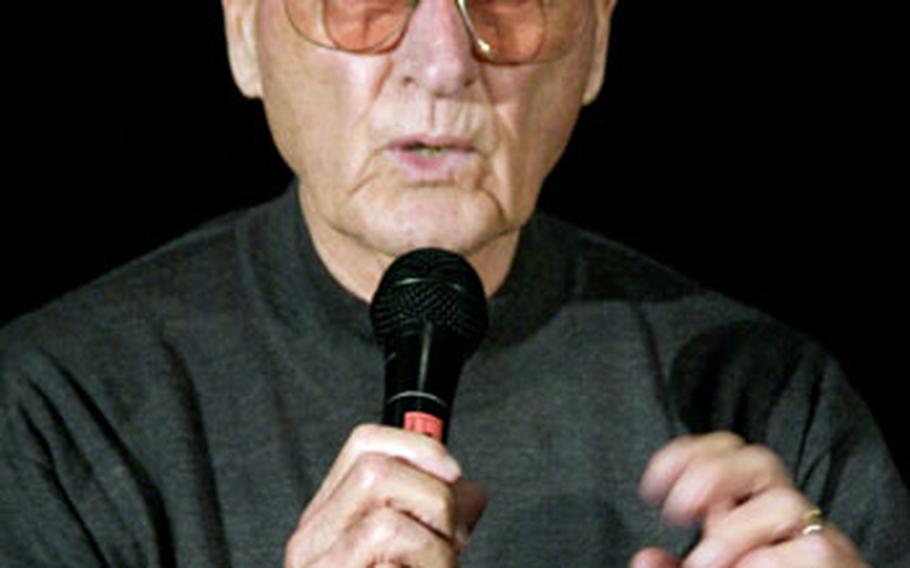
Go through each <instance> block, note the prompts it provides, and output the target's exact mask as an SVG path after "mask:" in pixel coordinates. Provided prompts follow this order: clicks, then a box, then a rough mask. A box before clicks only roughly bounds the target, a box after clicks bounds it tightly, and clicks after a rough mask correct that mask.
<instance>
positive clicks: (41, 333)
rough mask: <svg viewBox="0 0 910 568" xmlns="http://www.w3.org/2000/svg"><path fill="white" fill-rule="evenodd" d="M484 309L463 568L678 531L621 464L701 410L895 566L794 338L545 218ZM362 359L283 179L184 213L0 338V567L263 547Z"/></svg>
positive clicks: (469, 368)
mask: <svg viewBox="0 0 910 568" xmlns="http://www.w3.org/2000/svg"><path fill="white" fill-rule="evenodd" d="M490 308H491V328H490V331H489V334H488V337H487V339H486V340H485V343H484V344H483V346H482V347H481V349H480V351H479V352H478V353H477V354H476V355H475V356H474V357H473V358H472V359H471V360H470V361H469V362H468V364H467V365H466V367H465V370H464V373H463V374H462V378H461V382H460V385H459V390H458V395H457V398H456V402H455V408H454V418H453V421H452V425H451V430H450V438H449V446H450V449H451V451H452V453H453V455H454V456H455V457H456V458H457V459H458V460H459V461H460V462H461V464H462V466H463V468H464V470H465V472H466V475H467V476H468V477H470V478H472V479H475V480H477V481H479V482H481V483H482V484H483V485H484V486H485V487H486V489H487V492H488V494H489V496H490V503H489V506H488V508H487V511H486V513H485V515H484V517H483V518H482V520H481V522H480V523H479V525H478V526H477V528H476V530H475V533H474V535H473V538H472V541H471V543H470V545H469V547H468V549H467V551H466V553H465V554H464V556H463V558H462V564H463V565H464V566H521V567H530V566H554V565H556V566H624V565H626V564H627V562H628V560H629V558H630V557H631V555H632V554H634V552H635V551H636V550H638V549H639V548H641V547H643V546H647V545H660V546H665V547H668V548H669V549H671V550H672V551H675V552H683V551H685V550H686V549H687V547H689V546H691V544H692V542H693V539H694V538H696V537H697V533H695V532H693V531H682V532H679V531H674V530H672V529H669V528H666V527H664V526H662V525H661V522H660V519H659V514H658V511H655V510H653V509H650V508H649V507H648V506H646V505H645V504H644V503H642V502H640V501H639V499H638V497H637V492H636V487H637V484H638V479H639V477H640V475H641V473H642V472H643V470H644V468H645V465H646V463H647V461H648V459H649V457H650V456H651V455H652V453H653V452H654V451H655V450H656V449H658V448H659V447H661V446H663V445H664V444H666V443H667V442H668V441H669V440H670V439H671V438H673V437H675V436H677V435H680V434H683V433H689V432H707V431H712V430H717V429H728V430H734V431H736V432H738V433H740V434H741V435H742V436H744V437H745V438H746V439H747V440H749V441H750V442H755V443H761V444H766V445H768V446H770V447H771V448H773V449H774V451H776V452H777V453H778V454H779V455H780V456H781V457H782V459H783V460H784V462H785V463H786V465H787V466H788V467H789V469H790V471H791V472H792V474H793V476H794V478H795V480H796V482H797V484H798V485H799V486H800V487H801V488H802V490H803V491H804V492H805V493H806V494H807V495H808V497H809V498H810V499H812V500H813V501H815V502H817V503H818V504H819V505H820V506H821V507H822V508H823V509H824V510H825V512H826V513H827V515H828V517H829V519H831V520H832V521H833V522H835V523H836V524H838V525H839V526H840V527H841V528H842V529H843V530H844V531H845V532H846V533H847V534H849V535H850V536H851V537H852V538H853V539H854V540H855V541H856V542H857V544H858V545H859V546H860V548H861V549H862V551H863V553H864V555H865V557H866V559H867V561H868V562H869V563H871V564H872V565H875V566H877V567H879V568H882V567H889V566H890V567H895V568H896V567H898V566H910V544H908V535H910V504H908V496H907V491H906V489H905V488H904V487H903V485H902V484H901V480H900V477H899V475H898V473H897V472H896V470H895V468H894V466H893V465H892V462H891V461H890V458H889V456H888V453H887V450H886V448H885V446H884V444H883V442H882V439H881V437H880V435H879V433H878V430H877V428H876V425H875V424H874V421H873V420H872V418H871V416H870V415H869V413H868V411H867V410H866V408H865V407H864V405H863V404H862V403H861V402H860V401H859V400H858V399H857V397H856V395H855V394H854V393H853V392H852V391H851V389H850V388H849V386H848V384H847V382H846V381H845V380H844V378H843V377H842V376H841V372H840V370H839V368H838V366H837V365H836V363H835V362H833V361H832V360H831V358H830V357H829V356H828V355H827V354H826V353H824V352H823V351H822V350H821V349H820V348H819V347H818V345H817V344H815V343H813V342H812V341H810V340H808V339H807V338H805V337H803V336H802V335H801V334H799V333H797V332H795V331H793V330H791V329H788V328H787V327H785V326H783V325H781V324H779V323H777V322H775V321H774V320H773V319H770V318H768V317H766V316H764V315H762V314H760V313H757V312H756V311H754V310H751V309H748V308H746V307H743V306H741V305H738V304H737V303H735V302H733V301H730V300H728V299H726V298H724V297H722V296H720V295H718V294H716V293H713V292H711V291H710V290H705V289H702V288H701V287H699V286H698V285H696V284H694V283H692V282H690V281H688V280H686V279H684V278H682V277H680V276H679V275H677V274H675V273H674V272H672V271H671V270H668V269H667V268H665V267H662V266H660V265H659V264H657V263H655V262H653V261H650V260H648V259H646V258H644V257H642V256H641V255H639V254H637V253H635V252H632V251H630V250H628V249H626V248H623V247H621V246H619V245H617V244H615V243H612V242H610V241H607V240H605V239H603V238H601V237H599V236H595V235H591V234H587V233H584V232H581V231H578V230H576V229H573V228H571V227H569V226H567V225H565V224H562V223H561V222H558V221H555V220H553V219H549V218H546V217H544V216H542V215H538V216H536V217H535V218H534V219H533V220H532V221H531V222H530V224H529V225H528V226H527V227H526V228H525V229H524V231H523V233H522V238H521V243H520V245H519V250H518V255H517V257H516V260H515V263H514V265H513V268H512V270H511V272H510V275H509V277H508V279H507V281H506V283H505V285H504V286H503V288H502V290H501V291H500V292H499V293H498V294H497V295H496V296H495V297H494V298H493V299H492V300H491V304H490ZM382 375H383V365H382V355H381V353H380V351H379V349H378V348H377V346H376V345H375V343H374V341H373V339H372V336H371V332H370V328H369V321H368V313H367V306H366V305H365V304H364V303H362V302H361V301H359V300H358V299H356V298H354V297H353V296H351V295H349V294H348V293H346V292H345V291H344V290H343V289H342V288H341V287H339V286H338V285H337V284H336V283H335V281H334V280H333V279H332V278H331V276H330V275H329V274H328V272H327V271H326V270H325V268H324V267H323V265H322V264H321V262H320V260H319V258H318V257H317V255H316V254H315V252H314V250H313V247H312V245H311V243H310V242H309V240H308V235H307V231H306V227H305V226H304V222H303V219H302V216H301V214H300V209H299V205H298V202H297V197H296V193H295V192H294V191H292V190H289V191H288V192H287V193H286V194H285V195H284V196H282V197H281V198H279V199H276V200H274V201H272V202H270V203H267V204H264V205H262V206H259V207H257V208H254V209H251V210H249V211H246V212H242V213H240V214H237V215H233V216H231V217H229V218H225V219H222V220H220V221H218V222H215V223H212V224H210V225H208V226H206V227H203V228H201V229H199V230H197V231H194V232H192V233H190V234H188V235H187V236H185V237H183V238H181V239H179V240H177V241H176V242H174V243H172V244H170V245H168V246H166V247H164V248H162V249H160V250H158V251H156V252H154V253H152V254H150V255H148V256H146V257H144V258H142V259H139V260H137V261H135V262H133V263H131V264H129V265H127V266H125V267H124V268H122V269H120V270H118V271H116V272H114V273H112V274H110V275H108V276H106V277H104V278H102V279H100V280H98V281H96V282H94V283H92V284H90V285H89V286H87V287H85V288H83V289H81V290H79V291H77V292H74V293H71V294H69V295H67V296H65V297H64V298H61V299H60V300H58V301H57V302H55V303H53V304H51V305H49V306H47V307H45V308H44V309H42V310H40V311H38V312H36V313H34V314H31V315H29V316H26V317H24V318H21V319H20V320H18V321H16V322H15V323H13V324H12V325H10V326H8V327H7V328H6V329H5V330H3V331H2V332H0V451H2V456H0V565H2V566H11V567H12V566H29V567H36V566H55V567H57V566H187V567H194V568H196V567H200V568H201V567H207V566H212V567H214V566H218V567H224V566H237V567H243V566H250V567H253V566H255V567H261V566H280V564H281V558H282V554H283V550H284V545H285V541H286V539H287V537H288V536H289V535H290V533H291V532H292V531H293V530H294V528H295V525H296V523H297V520H298V517H299V515H300V514H301V512H302V511H303V509H304V507H305V506H306V504H307V502H308V501H309V499H310V498H311V496H312V495H313V494H314V492H315V491H316V489H317V488H318V486H319V484H320V482H321V480H322V478H323V476H324V475H325V474H326V472H327V471H328V469H329V466H330V464H331V463H332V461H333V460H334V457H335V455H336V453H337V451H338V450H339V448H340V447H341V445H342V443H343V442H344V440H345V439H346V437H347V436H348V434H349V433H350V431H351V429H352V428H353V427H354V426H355V425H356V424H359V423H362V422H368V421H376V420H377V419H378V417H379V411H380V405H381V399H382V395H383V392H382V391H383V376H382Z"/></svg>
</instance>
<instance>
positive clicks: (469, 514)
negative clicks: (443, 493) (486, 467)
mask: <svg viewBox="0 0 910 568" xmlns="http://www.w3.org/2000/svg"><path fill="white" fill-rule="evenodd" d="M452 491H453V493H454V495H455V509H456V511H455V512H456V519H457V522H456V525H455V535H454V540H455V549H456V551H458V552H461V551H462V550H464V548H465V546H467V543H468V537H469V535H470V534H471V533H472V532H473V531H474V526H475V525H476V524H477V521H479V520H480V516H481V515H482V514H483V511H484V509H486V506H487V494H486V491H484V489H483V487H481V485H480V484H479V483H476V482H474V481H469V480H467V479H459V480H458V481H457V482H456V483H455V485H454V486H453V488H452Z"/></svg>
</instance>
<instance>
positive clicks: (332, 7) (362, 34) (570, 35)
mask: <svg viewBox="0 0 910 568" xmlns="http://www.w3.org/2000/svg"><path fill="white" fill-rule="evenodd" d="M419 1H420V0H284V5H285V10H286V12H287V15H288V18H289V19H290V21H291V25H292V26H293V27H294V29H295V30H296V31H297V33H298V34H299V35H300V36H302V37H303V38H304V39H306V40H307V41H310V42H312V43H315V44H317V45H320V46H323V47H328V48H331V49H337V50H341V51H347V52H351V53H363V54H371V53H382V52H385V51H389V50H391V49H393V48H394V46H395V45H396V44H397V43H398V41H399V40H400V39H401V36H402V34H403V33H404V30H405V29H406V28H407V24H408V21H409V20H410V18H411V14H412V13H413V12H414V10H415V8H416V7H417V4H418V2H419ZM454 1H455V4H456V5H457V6H458V11H459V12H460V14H461V17H462V19H463V20H464V22H465V27H466V28H467V30H468V33H470V35H471V38H472V39H473V43H474V52H475V53H476V54H477V56H478V57H480V58H481V59H484V60H486V61H490V62H493V63H506V64H518V63H531V62H540V61H547V60H552V59H556V58H558V57H560V56H562V55H564V54H565V53H566V52H567V51H568V50H569V48H570V47H571V46H572V44H573V43H574V41H575V38H576V37H578V36H579V35H580V34H581V32H582V29H583V28H584V26H585V25H586V22H587V20H588V12H589V11H590V2H589V0H454Z"/></svg>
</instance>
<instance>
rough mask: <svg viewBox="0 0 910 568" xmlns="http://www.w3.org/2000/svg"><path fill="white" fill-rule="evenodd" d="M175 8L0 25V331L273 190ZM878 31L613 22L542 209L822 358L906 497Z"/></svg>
mask: <svg viewBox="0 0 910 568" xmlns="http://www.w3.org/2000/svg"><path fill="white" fill-rule="evenodd" d="M175 6H176V4H161V3H153V2H145V3H142V2H140V3H115V2H110V1H102V2H96V3H92V5H91V6H81V5H80V6H67V5H64V6H51V5H50V4H45V3H35V4H33V5H32V6H30V7H28V8H26V10H27V11H28V12H30V13H22V14H18V13H17V14H13V15H11V16H10V17H8V18H7V21H8V22H11V23H10V24H8V27H9V28H15V27H17V25H21V26H22V27H23V30H22V31H24V32H25V33H23V34H22V35H21V36H17V38H16V39H14V40H12V43H13V45H12V47H11V48H10V49H9V50H8V61H7V65H6V73H7V76H6V77H5V81H4V83H5V84H6V86H7V87H6V89H5V90H6V94H7V97H9V99H8V100H9V101H10V102H9V103H8V105H7V120H6V123H7V128H6V129H5V131H6V133H7V137H8V140H9V141H10V142H12V144H10V145H8V148H10V147H11V148H13V152H11V153H10V152H9V150H7V160H6V161H7V165H8V167H9V169H8V177H7V184H6V185H5V188H4V191H3V195H2V201H0V203H2V210H0V230H2V233H0V242H2V246H3V250H2V254H3V259H4V260H3V263H2V266H3V267H4V269H3V272H4V274H3V285H4V288H3V289H4V294H3V295H2V298H3V299H2V302H0V322H2V321H5V320H7V319H9V318H12V317H14V316H16V315H18V314H21V313H23V312H25V311H28V310H30V309H32V308H35V307H37V306H38V305H40V304H42V303H44V302H46V301H48V300H50V299H52V298H53V297H55V296H58V295H59V294H61V293H62V292H64V291H66V290H69V289H71V288H73V287H75V286H78V285H79V284H82V283H84V282H86V281H88V280H90V279H92V278H93V277H95V276H97V275H100V274H101V273H103V272H105V271H107V270H109V269H111V268H113V267H114V266H117V265H118V264H121V263H122V262H124V261H126V260H127V259H130V258H132V257H135V256H136V255H138V254H141V253H143V252H145V251H148V250H150V249H152V248H154V247H155V246H157V245H159V244H161V243H163V242H165V241H167V240H168V239H170V238H172V237H174V236H177V235H179V234H180V233H183V232H185V231H186V230H188V229H189V228H191V227H192V226H194V225H196V224H198V223H200V222H202V221H204V220H205V219H208V218H210V217H213V216H215V215H217V214H219V213H222V212H225V211H228V210H231V209H235V208H238V207H242V206H245V205H249V204H253V203H256V202H259V201H262V200H264V199H267V198H269V197H271V196H273V195H275V194H277V193H278V192H280V191H281V190H283V189H284V187H285V186H286V183H287V181H288V180H289V178H290V174H289V172H288V171H287V169H286V167H285V166H284V165H283V163H282V162H281V161H280V159H279V158H278V156H277V154H276V152H275V151H274V149H273V148H272V145H271V141H270V138H269V134H268V131H267V128H266V126H265V122H264V119H263V113H262V110H261V107H260V105H259V103H257V102H250V101H246V100H244V99H243V98H242V97H241V96H240V95H239V93H238V92H237V91H236V89H235V88H234V86H233V84H232V82H231V79H230V75H229V71H228V67H227V60H226V55H225V48H224V35H223V31H222V22H221V9H220V5H219V4H218V3H217V2H216V1H215V0H202V1H200V0H196V1H189V2H180V3H179V8H178V7H175ZM21 9H22V8H20V10H21ZM891 18H893V16H890V17H889V15H888V14H886V13H883V12H882V11H881V10H880V9H879V8H878V7H877V5H876V4H875V3H868V4H864V5H863V6H857V5H856V4H855V3H850V4H848V3H847V2H845V1H838V0H835V2H825V3H822V2H820V1H815V0H798V1H796V2H791V3H778V4H757V3H745V2H731V1H729V0H707V1H702V2H697V3H694V2H678V1H677V2H670V1H667V0H620V2H619V5H618V7H617V11H616V16H615V18H614V29H613V42H612V46H611V52H610V61H609V65H608V71H607V80H606V84H605V86H604V90H603V92H602V95H601V97H600V99H599V100H598V101H596V102H595V103H594V104H593V105H591V106H590V107H588V108H586V109H585V110H584V111H583V114H582V117H581V121H580V124H579V128H578V130H577V132H576V136H575V138H573V141H572V143H571V144H570V147H569V148H568V150H567V154H566V156H565V158H564V160H563V161H562V163H561V164H560V165H559V166H558V167H557V169H556V171H554V173H553V175H552V176H551V178H550V180H549V182H548V184H547V187H546V188H545V190H544V193H543V196H542V198H541V207H542V208H544V209H546V210H548V211H551V212H554V213H557V214H559V215H561V216H563V217H565V218H568V219H570V220H573V221H575V222H577V223H579V224H581V225H583V226H586V227H588V228H591V229H594V230H597V231H600V232H602V233H604V234H606V235H607V236H609V237H611V238H614V239H616V240H619V241H621V242H624V243H626V244H628V245H630V246H632V247H633V248H636V249H638V250H640V251H642V252H644V253H646V254H648V255H650V256H652V257H654V258H656V259H658V260H660V261H662V262H664V263H666V264H669V265H670V266H672V267H674V268H676V269H678V270H680V271H681V272H683V273H685V274H687V275H689V276H691V277H693V278H694V279H696V280H699V281H701V282H702V283H704V284H706V285H708V286H710V287H713V288H715V289H718V290H720V291H722V292H724V293H726V294H728V295H730V296H732V297H734V298H737V299H739V300H741V301H744V302H746V303H749V304H752V305H754V306H757V307H759V308H761V309H763V310H765V311H766V312H769V313H771V314H773V315H774V316H776V317H778V318H779V319H781V320H783V321H785V322H787V323H789V324H791V325H793V326H795V327H797V328H798V329H801V330H803V331H805V332H808V333H809V334H810V335H812V336H814V337H816V338H817V339H819V340H820V341H821V342H822V343H823V344H824V345H826V346H827V347H828V349H830V350H831V351H832V352H833V353H834V354H835V355H836V356H837V358H838V359H839V360H840V361H841V363H842V364H843V366H844V367H845V368H846V370H847V372H848V374H849V376H850V377H851V380H852V381H853V384H854V385H855V387H856V388H857V389H858V390H859V391H860V392H861V393H862V394H863V396H864V397H865V398H866V399H867V401H868V402H869V404H870V406H871V407H872V409H873V411H874V413H875V415H876V417H877V418H878V420H879V423H880V424H881V425H882V427H883V429H884V431H885V433H886V436H887V440H888V442H889V444H890V445H891V446H892V449H893V450H894V452H895V454H896V456H897V458H898V460H899V463H900V465H901V467H902V470H903V472H904V474H905V476H906V475H908V472H910V464H908V458H910V447H908V446H910V445H908V443H907V442H906V441H905V440H904V439H903V436H901V433H902V432H903V431H905V428H904V426H903V422H904V421H903V418H904V416H903V415H902V411H903V409H904V407H905V403H904V395H903V392H904V390H903V384H904V383H903V381H904V378H905V374H906V373H905V371H904V360H903V357H902V353H903V350H904V349H905V346H904V344H903V343H904V342H903V339H904V338H905V337H906V332H905V331H904V330H903V320H904V319H905V318H906V310H905V308H904V304H903V300H902V298H901V296H900V295H899V292H903V291H904V290H905V289H906V288H905V284H906V280H905V277H903V276H902V271H901V270H900V268H899V267H900V265H901V264H903V263H904V261H905V259H906V256H907V255H906V254H905V253H904V250H903V246H902V245H901V242H902V241H901V240H899V239H898V234H899V229H901V228H902V225H903V223H902V221H903V218H904V214H903V208H902V207H901V206H900V205H899V201H898V198H895V197H894V194H897V192H896V191H895V190H896V189H898V188H899V187H906V176H905V175H902V174H901V175H898V168H897V161H898V156H899V155H900V156H901V157H902V158H904V161H905V160H906V157H905V155H904V154H905V151H906V148H904V151H903V152H902V153H901V154H899V153H898V152H899V150H898V145H897V144H896V143H895V137H900V136H901V134H900V133H901V132H902V130H901V129H900V128H898V127H897V125H896V117H895V112H896V109H897V108H900V105H898V104H896V101H897V100H899V99H898V96H897V95H896V90H895V86H896V83H897V81H898V80H899V75H898V74H895V73H894V70H895V69H897V68H902V69H904V70H905V67H906V64H905V63H903V64H901V65H900V66H895V65H892V64H891V62H890V60H889V58H890V57H891V56H890V55H889V54H890V53H893V50H892V49H891V45H890V44H891V41H890V38H891V37H893V36H892V35H889V33H888V31H887V28H888V26H887V22H888V20H890V19H891ZM15 22H18V24H16V23H15ZM13 31H15V30H13ZM903 138H904V142H903V143H904V144H905V137H903ZM10 166H11V167H10ZM900 179H904V182H899V181H898V180H900Z"/></svg>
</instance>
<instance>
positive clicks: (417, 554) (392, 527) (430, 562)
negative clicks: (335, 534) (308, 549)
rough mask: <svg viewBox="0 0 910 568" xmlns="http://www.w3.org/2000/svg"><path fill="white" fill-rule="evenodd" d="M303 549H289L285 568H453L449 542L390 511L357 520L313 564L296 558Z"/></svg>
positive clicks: (305, 559) (302, 555)
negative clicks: (380, 567)
mask: <svg viewBox="0 0 910 568" xmlns="http://www.w3.org/2000/svg"><path fill="white" fill-rule="evenodd" d="M304 548H305V547H289V550H288V554H287V558H288V560H287V562H286V566H287V567H288V568H302V567H304V566H311V567H314V568H321V567H333V568H335V567H346V566H351V567H355V566H357V567H359V566H377V565H378V566H421V567H427V568H434V567H446V568H449V567H451V566H454V565H455V558H456V554H455V551H454V549H453V547H452V544H451V542H449V541H448V540H446V539H444V538H442V537H440V536H439V535H438V534H437V533H435V532H434V531H432V530H430V529H429V528H427V527H426V526H425V525H423V524H421V523H420V522H418V521H417V520H415V519H414V518H412V517H410V516H408V515H406V514H404V513H401V512H399V511H395V510H393V509H377V510H375V511H372V512H371V513H370V514H368V515H367V516H365V517H363V518H361V519H360V520H359V521H358V522H357V523H356V524H355V525H354V526H352V527H351V528H350V530H349V531H347V532H346V533H345V534H344V535H343V536H342V537H341V538H340V539H338V540H337V541H335V542H334V543H333V545H332V546H331V547H330V548H329V549H328V550H326V551H325V552H324V553H323V554H322V555H320V556H319V557H318V558H317V559H315V561H312V560H310V558H309V557H308V555H307V554H306V553H305V552H304V553H303V554H300V555H298V554H297V551H298V550H299V551H304Z"/></svg>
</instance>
